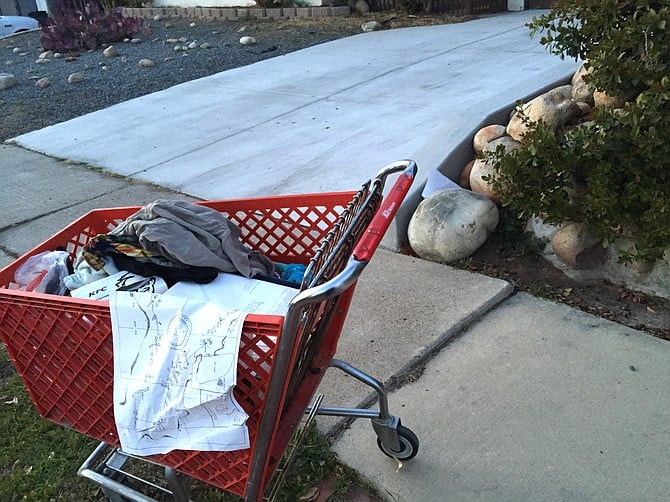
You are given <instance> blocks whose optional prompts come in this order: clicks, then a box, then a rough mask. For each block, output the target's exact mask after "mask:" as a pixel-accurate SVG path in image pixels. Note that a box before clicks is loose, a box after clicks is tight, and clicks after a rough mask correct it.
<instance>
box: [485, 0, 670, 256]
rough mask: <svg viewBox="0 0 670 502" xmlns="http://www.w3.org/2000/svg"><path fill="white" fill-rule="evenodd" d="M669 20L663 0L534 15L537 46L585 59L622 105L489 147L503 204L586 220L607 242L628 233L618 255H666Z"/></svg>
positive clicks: (623, 0)
mask: <svg viewBox="0 0 670 502" xmlns="http://www.w3.org/2000/svg"><path fill="white" fill-rule="evenodd" d="M669 25H670V2H669V1H668V0H665V1H655V2H654V1H651V2H648V1H641V0H564V1H562V2H559V4H558V5H557V6H556V7H554V8H553V9H552V10H551V11H550V12H549V13H548V14H546V15H544V16H542V17H540V18H534V19H533V22H532V23H530V25H529V27H530V29H531V32H532V33H533V34H535V33H537V32H540V33H542V37H541V39H540V43H541V44H543V45H545V46H546V47H547V48H548V49H549V50H550V51H551V52H552V53H554V54H557V55H558V56H560V57H561V58H563V57H572V58H575V59H582V60H584V61H586V63H585V64H586V65H588V67H589V68H590V72H589V75H588V76H587V77H586V78H585V80H587V83H588V84H589V86H590V87H591V88H592V89H594V90H600V91H604V92H605V93H606V94H608V95H610V96H618V97H623V98H624V99H625V100H626V104H625V106H624V107H623V108H622V109H618V110H614V109H611V108H597V109H596V110H595V111H594V112H593V113H592V114H591V116H589V117H588V118H589V121H588V122H587V123H585V124H581V125H579V126H577V127H571V128H566V129H564V130H559V131H558V132H557V133H556V134H555V136H554V135H553V133H550V132H549V131H548V130H547V128H546V127H544V126H543V124H531V126H532V127H531V128H530V130H529V132H528V133H527V134H526V135H525V136H524V138H523V144H524V147H523V148H522V149H520V150H517V151H513V152H510V153H506V152H504V151H502V150H499V151H497V152H495V153H493V154H492V155H491V156H490V158H491V160H492V162H494V163H495V164H496V168H497V174H496V175H495V176H494V179H493V183H494V186H496V187H497V189H498V190H500V191H501V192H502V194H503V196H502V200H503V203H504V204H507V205H510V206H511V207H513V208H514V209H516V210H518V211H519V212H520V213H522V214H526V215H532V216H542V217H544V218H545V220H547V221H548V222H554V223H559V222H561V221H565V219H566V218H567V219H572V220H573V221H582V222H584V223H585V224H586V228H587V229H588V230H589V231H590V232H591V233H592V234H593V235H594V236H595V237H597V238H598V239H600V241H601V242H602V243H603V244H604V245H608V244H610V243H611V242H613V241H614V240H615V239H617V238H619V237H621V236H626V237H629V238H631V239H632V240H633V242H634V244H635V249H634V250H633V251H632V252H631V253H630V254H629V255H627V256H624V259H628V260H630V259H640V260H649V261H653V260H656V259H659V258H660V257H661V256H663V253H664V251H665V250H666V249H668V248H670V225H669V224H668V221H670V141H668V138H670V77H669V75H670V34H669V33H668V30H667V27H668V26H669ZM575 190H576V191H577V192H579V197H575V196H574V192H575ZM576 201H577V202H578V203H576Z"/></svg>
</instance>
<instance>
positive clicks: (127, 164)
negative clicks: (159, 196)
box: [16, 11, 578, 246]
mask: <svg viewBox="0 0 670 502" xmlns="http://www.w3.org/2000/svg"><path fill="white" fill-rule="evenodd" d="M539 12H541V11H539ZM539 12H538V11H530V12H515V13H506V14H500V15H496V16H492V17H486V18H482V19H477V20H474V21H470V22H464V23H457V24H449V25H442V26H426V27H418V28H405V29H395V30H383V31H377V32H373V33H362V34H360V35H356V36H353V37H348V38H345V39H341V40H336V41H333V42H330V43H326V44H321V45H318V46H315V47H310V48H308V49H304V50H301V51H297V52H294V53H290V54H287V55H285V56H281V57H276V58H272V59H268V60H265V61H262V62H259V63H256V64H253V65H249V66H245V67H242V68H236V69H234V70H230V71H226V72H222V73H219V74H216V75H212V76H210V77H206V78H202V79H198V80H194V81H191V82H187V83H184V84H182V85H178V86H175V87H172V88H170V89H167V90H165V91H162V92H157V93H154V94H150V95H148V96H143V97H141V98H137V99H133V100H130V101H128V102H125V103H121V104H118V105H116V106H112V107H110V108H107V109H104V110H100V111H98V112H95V113H91V114H88V115H84V116H82V117H78V118H76V119H73V120H70V121H68V122H64V123H62V124H57V125H54V126H52V127H47V128H45V129H42V130H39V131H35V132H31V133H28V134H24V135H22V136H20V137H18V138H16V142H17V144H19V145H21V146H23V147H25V148H28V149H31V150H34V151H38V152H41V153H45V154H47V155H50V156H52V157H56V158H64V159H69V160H73V161H77V162H83V163H87V164H90V165H93V166H97V167H100V168H103V169H106V170H109V171H110V172H114V173H118V174H122V175H124V176H132V177H133V178H135V179H141V180H145V181H150V182H152V183H157V184H159V185H162V186H166V187H170V188H174V189H176V190H179V191H181V192H184V193H188V194H191V195H193V196H195V197H201V198H205V199H219V198H237V197H246V196H257V195H261V196H265V195H281V194H294V193H311V192H328V191H338V190H349V189H351V188H352V186H357V184H358V183H359V182H362V181H363V180H365V179H368V178H370V177H372V176H374V175H375V174H376V172H377V170H378V169H379V168H380V167H381V166H383V165H385V164H387V163H389V162H393V161H395V160H399V159H405V158H411V159H413V160H414V161H416V162H417V164H418V165H419V169H420V170H419V178H418V181H417V183H416V184H415V186H414V195H413V197H412V198H411V199H412V202H411V203H410V204H407V205H406V206H405V207H404V208H403V209H402V211H401V213H400V215H399V218H398V220H397V221H398V222H399V226H398V228H397V229H396V232H395V233H392V234H391V237H393V238H396V239H401V240H402V239H403V234H404V227H405V223H406V222H407V221H408V218H409V217H410V216H411V213H412V212H413V208H414V207H415V205H416V204H417V203H418V199H419V194H420V192H421V189H422V186H423V182H424V181H425V180H426V179H427V177H428V175H429V174H430V173H431V172H432V171H433V170H436V169H440V170H441V171H442V172H444V173H445V174H447V175H448V176H451V177H452V178H453V177H455V178H456V179H458V175H459V173H460V171H461V169H462V168H463V166H464V165H465V163H466V162H467V161H468V160H470V158H468V159H467V160H466V161H465V162H454V163H449V162H448V160H447V158H448V156H449V154H450V153H451V152H452V151H453V150H454V149H456V148H457V147H458V146H459V145H460V144H461V143H462V142H463V141H464V140H466V138H467V139H468V140H469V139H471V138H472V134H473V131H474V130H475V129H476V128H478V127H479V126H480V125H485V124H486V122H487V120H488V119H487V118H488V117H489V115H491V114H496V113H497V112H499V111H500V110H501V109H507V110H508V109H510V107H512V106H513V105H514V103H515V102H516V101H517V100H524V99H527V98H528V97H529V96H532V95H535V94H536V93H538V91H539V90H540V89H542V88H545V87H547V86H551V85H553V84H555V83H556V82H558V81H563V80H565V79H566V78H569V76H571V75H572V73H574V71H575V70H576V69H577V66H578V65H577V63H576V62H574V61H563V60H561V59H560V58H558V57H556V56H553V55H551V54H549V52H548V51H547V50H545V49H544V48H543V47H542V46H541V45H540V44H539V42H538V41H537V40H536V39H531V38H530V36H529V30H528V28H527V27H526V26H525V24H526V23H527V22H529V21H530V20H531V19H532V17H533V16H534V15H538V14H539ZM250 179H253V180H254V183H249V182H248V181H249V180H250ZM391 246H392V244H391Z"/></svg>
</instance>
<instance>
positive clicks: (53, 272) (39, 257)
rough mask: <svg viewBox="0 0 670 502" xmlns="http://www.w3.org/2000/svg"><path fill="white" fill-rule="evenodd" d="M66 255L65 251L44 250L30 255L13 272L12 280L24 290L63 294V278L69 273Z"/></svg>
mask: <svg viewBox="0 0 670 502" xmlns="http://www.w3.org/2000/svg"><path fill="white" fill-rule="evenodd" d="M68 257H69V254H68V253H67V252H66V251H44V252H42V253H39V254H36V255H35V256H31V257H30V258H28V259H27V260H26V261H25V263H23V264H22V265H21V266H20V267H19V268H17V269H16V272H14V282H16V284H17V285H18V286H19V289H22V290H25V291H34V292H36V293H46V294H50V295H64V294H65V293H66V292H67V288H66V287H65V285H64V284H63V278H64V277H65V276H66V275H68V274H69V271H68V266H67V260H68Z"/></svg>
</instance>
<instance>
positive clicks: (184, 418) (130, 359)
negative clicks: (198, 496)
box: [110, 292, 249, 455]
mask: <svg viewBox="0 0 670 502" xmlns="http://www.w3.org/2000/svg"><path fill="white" fill-rule="evenodd" d="M110 312H111V317H112V334H113V341H114V416H115V419H116V426H117V429H118V432H119V439H120V441H121V448H122V449H123V450H124V451H126V452H127V453H133V454H136V455H154V454H157V453H167V452H168V451H170V450H174V449H182V450H200V451H230V450H239V449H243V448H248V447H249V434H248V431H247V427H246V425H245V422H246V420H247V414H246V413H245V412H244V410H243V409H242V408H241V407H240V406H239V404H238V403H237V402H236V401H235V399H234V397H233V392H232V389H233V386H234V385H235V382H236V378H237V357H238V351H239V346H240V336H241V332H242V323H243V321H244V318H245V315H246V314H245V313H244V312H241V311H233V310H225V309H223V308H222V307H220V306H217V305H214V304H211V303H205V302H200V301H197V300H192V299H189V298H182V297H178V296H167V295H156V294H152V293H136V292H116V293H113V294H112V295H111V297H110Z"/></svg>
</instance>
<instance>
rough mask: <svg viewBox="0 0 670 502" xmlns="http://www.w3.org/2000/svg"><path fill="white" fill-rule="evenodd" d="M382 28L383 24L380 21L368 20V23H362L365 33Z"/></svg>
mask: <svg viewBox="0 0 670 502" xmlns="http://www.w3.org/2000/svg"><path fill="white" fill-rule="evenodd" d="M381 29H382V24H381V23H380V22H379V21H368V22H367V23H363V24H361V30H363V31H364V32H365V33H369V32H371V31H378V30H381Z"/></svg>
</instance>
